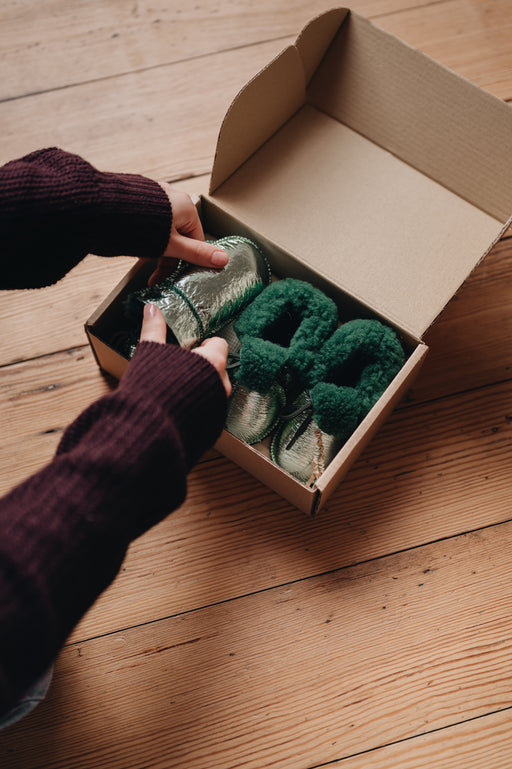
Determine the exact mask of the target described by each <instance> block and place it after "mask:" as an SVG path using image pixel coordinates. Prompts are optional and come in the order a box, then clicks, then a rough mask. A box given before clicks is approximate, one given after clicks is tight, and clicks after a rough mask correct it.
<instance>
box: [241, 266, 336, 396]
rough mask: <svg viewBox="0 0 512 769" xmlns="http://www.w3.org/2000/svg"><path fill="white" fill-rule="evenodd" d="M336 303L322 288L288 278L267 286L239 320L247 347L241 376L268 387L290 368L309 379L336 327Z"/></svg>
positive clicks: (261, 389) (245, 381)
mask: <svg viewBox="0 0 512 769" xmlns="http://www.w3.org/2000/svg"><path fill="white" fill-rule="evenodd" d="M336 324H337V310H336V305H335V304H334V302H333V301H332V299H329V298H328V297H327V296H326V295H325V294H323V293H322V292H321V291H320V290H319V289H317V288H315V287H314V286H312V285H310V284H309V283H306V282H305V281H302V280H295V279H293V278H286V279H284V280H280V281H277V282H276V283H272V284H271V285H270V286H267V287H266V288H265V289H264V290H263V291H262V292H261V294H260V295H259V296H258V297H256V299H255V300H254V301H253V302H252V303H251V304H250V305H249V306H248V307H247V308H246V309H245V310H244V311H243V312H242V314H241V315H240V317H239V319H238V320H237V322H236V323H235V331H236V333H237V334H238V336H239V338H240V341H241V344H242V347H241V352H240V370H239V372H238V379H239V381H240V382H241V383H242V384H244V385H245V386H246V387H247V388H248V389H250V390H258V391H259V392H266V391H267V390H268V388H269V387H270V385H271V384H272V382H273V381H274V380H275V379H276V378H278V377H280V376H281V375H284V374H285V373H289V374H290V375H292V376H293V378H294V380H295V381H296V382H297V384H298V385H303V384H305V383H306V380H307V375H308V373H309V371H310V370H311V368H312V367H313V365H314V363H315V358H316V356H317V354H318V350H319V349H320V347H321V346H322V344H323V343H324V342H325V340H326V339H327V338H328V337H329V335H330V334H332V333H333V331H334V330H335V328H336Z"/></svg>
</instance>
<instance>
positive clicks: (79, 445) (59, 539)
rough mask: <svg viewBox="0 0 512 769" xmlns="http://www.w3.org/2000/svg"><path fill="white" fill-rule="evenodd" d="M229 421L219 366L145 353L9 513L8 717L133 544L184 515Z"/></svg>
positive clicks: (4, 513) (175, 354) (4, 595)
mask: <svg viewBox="0 0 512 769" xmlns="http://www.w3.org/2000/svg"><path fill="white" fill-rule="evenodd" d="M225 411H226V395H225V391H224V388H223V385H222V382H221V379H220V377H219V375H218V373H217V371H216V370H215V369H214V367H213V366H212V365H211V364H210V363H209V362H208V361H206V360H205V359H204V358H203V357H201V356H199V355H197V354H195V353H193V352H190V351H188V350H183V349H181V348H178V347H174V346H171V345H161V344H157V343H155V342H143V343H142V344H139V346H138V348H137V350H136V352H135V355H134V357H133V360H132V362H131V363H130V365H129V367H128V370H127V372H126V374H125V375H124V377H123V379H122V380H121V383H120V385H119V387H118V388H117V389H116V390H114V391H113V392H111V393H109V394H108V395H106V396H104V397H103V398H101V399H100V400H98V401H96V402H95V403H93V404H92V405H91V406H90V407H89V408H88V409H86V411H84V412H83V413H82V414H81V415H80V416H79V417H78V419H77V420H76V421H75V422H74V423H73V424H71V425H70V426H69V428H68V429H67V430H66V432H65V433H64V436H63V438H62V440H61V442H60V445H59V447H58V450H57V453H56V456H55V457H54V459H53V461H52V462H51V463H50V464H49V465H48V466H47V467H45V468H44V469H42V470H41V471H40V472H38V473H37V474H36V475H34V476H32V477H31V478H29V479H28V480H27V481H25V482H24V483H22V484H21V485H20V486H18V487H16V488H15V489H13V491H11V492H10V494H8V495H7V497H5V498H4V499H3V500H2V501H1V503H0V531H1V532H2V536H1V537H0V714H1V713H3V712H5V711H7V710H8V708H9V707H10V706H11V705H12V703H13V702H14V701H15V700H16V699H17V698H18V697H19V696H20V695H21V694H22V693H23V691H24V689H25V688H26V687H27V686H28V685H30V684H31V683H32V682H33V681H34V680H35V679H36V678H37V677H38V676H39V675H40V674H41V673H42V672H43V671H44V670H45V668H46V667H48V666H49V664H50V663H51V662H52V660H53V659H54V658H55V656H56V654H57V653H58V651H59V649H60V647H61V646H62V644H63V643H64V641H65V639H66V637H67V636H68V635H69V633H70V631H71V630H72V628H73V627H74V625H75V624H76V623H77V622H78V620H79V619H80V618H81V617H82V615H83V614H84V613H85V611H86V610H87V609H88V608H89V607H90V606H91V605H92V603H93V602H94V600H95V599H96V598H97V596H98V595H99V594H100V593H101V592H102V591H103V590H104V589H105V588H106V587H107V586H108V584H109V583H110V582H111V581H112V580H113V578H114V577H115V575H116V574H117V572H118V570H119V568H120V566H121V563H122V561H123V558H124V556H125V553H126V549H127V547H128V545H129V543H130V542H131V541H132V540H133V539H134V538H135V537H137V536H139V535H140V534H141V533H143V532H144V531H146V530H147V529H148V528H149V527H150V526H152V525H153V524H155V523H156V522H157V521H160V520H162V519H163V518H164V517H165V516H166V515H167V514H168V513H169V512H171V511H172V510H173V509H175V508H176V507H177V506H178V505H180V504H181V503H182V501H183V500H184V498H185V494H186V475H187V472H188V470H189V469H190V468H191V467H192V465H193V464H194V463H195V462H196V461H197V459H198V458H199V457H200V455H201V454H202V453H203V452H204V451H205V450H206V449H207V448H208V447H210V446H211V445H212V444H213V443H214V441H215V440H216V438H217V437H218V435H219V434H220V431H221V429H222V426H223V424H224V419H225Z"/></svg>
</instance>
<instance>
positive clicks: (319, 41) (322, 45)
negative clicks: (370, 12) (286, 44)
mask: <svg viewBox="0 0 512 769" xmlns="http://www.w3.org/2000/svg"><path fill="white" fill-rule="evenodd" d="M348 13H350V11H349V10H348V8H333V9H332V10H331V11H327V12H326V13H323V14H322V15H321V16H318V17H317V18H316V19H313V20H312V21H310V23H309V24H307V25H306V26H305V27H304V29H303V30H302V32H301V33H300V35H299V36H298V38H297V42H296V43H295V45H296V46H297V49H298V51H299V53H300V57H301V59H302V64H303V66H304V73H305V76H306V82H307V83H309V81H310V80H311V78H312V76H313V75H314V73H315V70H316V68H317V67H318V65H319V64H320V62H321V60H322V58H323V56H324V54H325V52H326V51H327V49H328V48H329V45H330V44H331V43H332V41H333V38H334V36H335V35H336V33H337V32H338V30H339V28H340V26H341V24H342V23H343V22H344V20H345V18H346V17H347V14H348Z"/></svg>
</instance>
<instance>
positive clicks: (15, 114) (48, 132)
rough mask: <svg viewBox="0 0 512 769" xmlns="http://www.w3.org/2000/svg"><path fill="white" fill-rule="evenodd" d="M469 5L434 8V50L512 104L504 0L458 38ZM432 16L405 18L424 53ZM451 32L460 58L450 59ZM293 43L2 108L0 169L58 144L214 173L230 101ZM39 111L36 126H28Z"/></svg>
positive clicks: (159, 174)
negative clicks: (487, 22)
mask: <svg viewBox="0 0 512 769" xmlns="http://www.w3.org/2000/svg"><path fill="white" fill-rule="evenodd" d="M468 3H470V0H452V2H451V3H450V2H446V3H436V4H434V5H433V6H432V8H433V9H434V10H433V11H432V16H431V17H430V16H429V18H432V19H433V20H435V19H437V18H438V16H441V11H444V8H445V6H447V7H448V6H449V8H450V9H451V10H450V13H447V14H446V16H442V18H441V20H440V21H439V25H440V26H439V28H438V32H437V33H436V34H437V39H441V40H442V41H443V40H444V42H443V44H442V46H441V44H440V47H439V49H436V51H435V52H434V53H436V55H437V58H438V59H439V60H440V61H442V62H443V63H448V64H449V63H452V64H453V65H454V66H455V65H457V71H458V72H459V73H460V74H462V75H464V76H468V77H472V78H473V79H474V80H475V82H477V83H478V84H479V85H481V86H482V87H484V88H488V89H489V90H492V91H494V92H495V93H496V94H497V95H499V96H500V97H501V98H505V99H506V98H512V77H507V76H506V73H507V72H508V73H510V72H511V71H512V58H511V57H512V49H511V47H510V46H509V45H508V42H509V40H510V31H509V30H510V27H507V23H506V22H505V23H502V21H501V20H500V15H499V13H498V11H499V10H500V9H503V8H505V5H506V0H488V2H487V3H486V5H485V7H486V9H487V10H488V9H490V10H491V11H492V10H495V13H491V14H488V16H489V18H491V19H492V27H491V28H488V27H486V26H485V25H483V24H475V26H474V27H470V28H469V31H468V30H467V29H466V27H464V29H463V30H462V31H460V29H461V28H460V24H459V19H460V17H461V14H462V13H464V15H465V16H467V15H468V13H469V11H468V8H467V4H468ZM438 10H439V13H438ZM407 13H411V14H413V13H414V11H409V12H407ZM426 13H427V11H422V13H421V14H419V12H418V14H419V15H417V16H414V18H412V17H411V18H409V16H407V24H406V23H405V21H404V25H405V30H406V31H407V30H408V29H409V25H412V22H413V21H414V19H415V20H416V22H415V26H414V29H417V36H415V35H413V34H412V33H411V32H408V37H406V38H405V39H406V40H408V42H415V44H417V45H418V46H419V47H420V48H421V47H426V48H428V39H426V38H425V39H423V38H422V37H421V35H422V34H423V19H424V14H426ZM401 18H402V17H401V14H392V15H391V16H386V17H382V18H381V17H379V23H380V24H381V25H382V24H383V23H384V20H385V19H386V20H387V22H386V23H387V26H388V28H389V29H390V31H393V32H394V31H396V32H398V33H400V32H401V31H403V30H401V28H400V23H401V22H400V19H401ZM448 22H449V27H448V28H449V29H450V30H451V32H448V33H446V34H447V35H448V37H447V38H446V37H445V38H443V37H442V34H441V30H442V29H444V27H442V26H441V25H442V24H448ZM455 32H457V35H456V40H458V41H459V43H460V44H459V47H460V51H461V55H460V56H459V57H454V55H453V54H452V51H453V49H454V46H455V38H454V35H455ZM502 36H503V42H501V41H502ZM413 37H414V40H412V38H413ZM294 39H295V36H291V37H290V38H289V39H288V38H286V39H285V38H283V39H282V40H273V41H270V42H265V43H261V44H257V45H252V46H248V47H244V48H242V49H238V50H231V51H225V52H222V53H218V54H212V55H209V56H208V57H205V58H200V59H194V60H191V61H187V62H179V63H176V64H170V65H167V66H162V67H158V68H155V69H151V70H143V71H140V72H136V73H135V72H130V73H128V74H126V75H120V76H117V77H112V78H107V79H106V80H102V81H96V82H88V83H84V84H82V85H77V86H71V87H69V88H66V89H62V90H56V91H52V92H49V93H42V94H38V95H34V96H30V97H27V98H23V99H18V100H14V101H11V102H6V103H4V105H3V109H2V114H1V117H0V128H1V129H2V135H3V142H2V146H1V147H0V162H5V161H6V160H8V159H11V158H13V157H16V156H19V155H22V154H24V153H26V152H28V151H30V150H33V149H37V148H39V147H41V146H44V145H54V144H57V145H59V146H62V147H63V148H64V149H69V150H72V151H75V152H78V153H79V154H82V155H85V156H86V157H87V158H88V159H90V160H91V161H92V162H93V163H95V164H96V165H98V166H100V167H103V168H106V167H109V169H110V170H113V171H130V170H131V171H140V172H142V173H146V174H148V175H150V176H155V177H156V178H160V179H174V178H182V177H183V176H188V175H197V174H202V173H208V172H209V171H210V168H211V163H212V160H213V154H214V149H215V142H216V137H217V132H218V129H219V126H220V124H221V121H222V118H223V116H224V114H225V112H226V109H227V107H228V106H229V104H230V102H231V100H232V98H233V97H234V96H235V94H236V93H237V91H238V90H239V88H241V87H242V85H244V84H245V83H246V82H247V81H248V80H249V79H250V77H251V76H253V75H254V74H256V72H257V71H258V70H259V69H260V68H261V67H263V66H265V65H266V64H267V63H268V62H269V61H270V60H271V59H272V58H273V57H274V56H275V55H276V54H277V53H279V52H280V51H281V50H282V48H283V47H285V45H286V44H287V43H289V42H293V40H294ZM491 41H492V44H491ZM484 54H485V55H484ZM454 58H455V61H451V59H454ZM475 62H476V63H475ZM34 114H37V115H38V117H39V119H38V120H37V121H34V120H33V119H32V116H33V115H34ZM141 137H144V141H141Z"/></svg>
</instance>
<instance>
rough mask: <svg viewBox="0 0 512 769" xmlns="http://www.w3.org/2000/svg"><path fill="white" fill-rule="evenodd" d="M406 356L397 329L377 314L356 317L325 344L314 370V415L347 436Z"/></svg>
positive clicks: (326, 426) (332, 431) (331, 429)
mask: <svg viewBox="0 0 512 769" xmlns="http://www.w3.org/2000/svg"><path fill="white" fill-rule="evenodd" d="M404 361H405V354H404V351H403V349H402V345H401V344H400V341H399V339H398V337H397V335H396V334H395V332H394V331H393V330H392V329H391V328H389V327H388V326H385V325H384V324H382V323H380V322H379V321H376V320H365V319H363V320H351V321H349V322H348V323H345V324H344V325H343V326H340V328H338V329H337V330H336V331H335V332H334V334H333V335H332V336H331V337H330V339H328V340H327V342H326V343H325V344H324V345H323V347H322V349H321V351H320V353H319V355H318V359H317V361H316V363H315V366H314V367H313V369H312V370H311V374H310V385H311V400H312V403H313V413H314V418H315V420H316V422H317V424H318V426H319V427H320V429H321V430H323V431H324V432H326V433H329V434H330V435H336V436H338V437H340V438H343V439H346V438H348V437H349V436H350V434H351V433H352V432H353V431H354V430H355V428H356V427H357V425H358V424H359V423H360V422H361V420H362V419H363V418H364V417H365V416H366V414H367V413H368V411H369V410H370V409H371V408H372V406H373V405H374V404H375V403H376V402H377V401H378V399H379V398H380V397H381V395H382V394H383V392H384V391H385V390H386V388H387V387H388V385H389V384H390V382H391V381H392V379H393V378H394V377H395V376H396V374H397V373H398V372H399V371H400V369H401V368H402V366H403V364H404Z"/></svg>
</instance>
